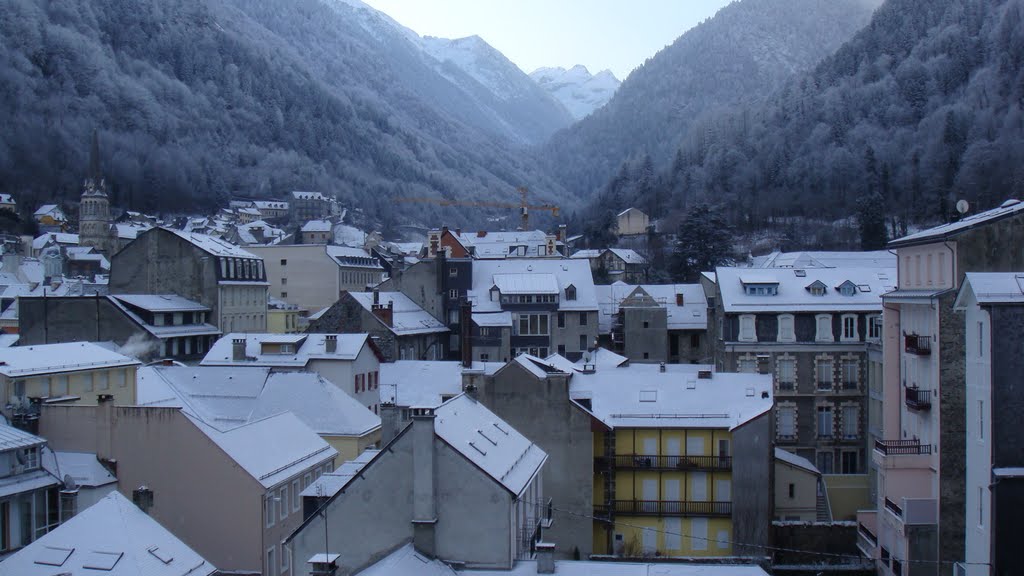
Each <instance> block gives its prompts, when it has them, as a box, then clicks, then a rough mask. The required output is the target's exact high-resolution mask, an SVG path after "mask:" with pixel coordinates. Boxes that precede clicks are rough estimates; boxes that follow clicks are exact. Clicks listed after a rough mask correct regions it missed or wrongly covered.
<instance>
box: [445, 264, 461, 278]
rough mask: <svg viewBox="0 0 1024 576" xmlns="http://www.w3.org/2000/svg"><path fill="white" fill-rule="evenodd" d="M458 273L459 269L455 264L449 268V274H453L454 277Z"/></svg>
mask: <svg viewBox="0 0 1024 576" xmlns="http://www.w3.org/2000/svg"><path fill="white" fill-rule="evenodd" d="M458 275H459V269H458V268H456V267H455V266H452V267H450V268H448V276H451V277H452V278H454V277H456V276H458Z"/></svg>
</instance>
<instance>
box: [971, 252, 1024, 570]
mask: <svg viewBox="0 0 1024 576" xmlns="http://www.w3.org/2000/svg"><path fill="white" fill-rule="evenodd" d="M954 309H955V310H958V311H962V312H963V313H964V334H965V335H966V336H967V341H966V342H965V343H964V356H965V360H966V369H965V374H964V376H965V378H964V387H965V388H966V398H965V406H964V408H965V413H966V420H967V438H966V444H965V448H966V467H967V470H966V475H965V483H966V487H967V489H966V491H965V500H966V506H965V515H966V518H965V524H966V525H967V528H966V529H965V538H966V541H965V552H966V554H965V556H964V561H965V562H964V567H965V568H966V571H965V572H966V574H968V575H970V576H973V575H975V574H978V575H981V574H986V575H987V574H1013V573H1018V572H1021V571H1024V558H1022V556H1021V553H1020V549H1019V546H1020V542H1021V530H1020V528H1019V526H1018V522H1016V518H1014V514H1013V513H1012V512H1010V511H1015V510H1021V509H1022V508H1021V506H1022V505H1024V447H1022V446H1021V443H1020V426H1019V424H1018V422H1019V420H1018V418H1019V417H1020V413H1021V410H1022V409H1024V394H1022V392H1024V390H1022V389H1021V380H1020V374H1021V373H1022V371H1024V365H1022V361H1021V357H1020V350H1021V345H1022V340H1024V333H1022V332H1021V329H1020V328H1021V321H1022V319H1024V273H1021V272H987V273H986V272H968V273H967V274H966V275H965V277H964V281H963V283H962V284H961V285H960V291H959V294H958V295H957V298H956V301H955V303H954Z"/></svg>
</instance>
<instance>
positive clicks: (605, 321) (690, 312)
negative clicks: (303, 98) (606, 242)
mask: <svg viewBox="0 0 1024 576" xmlns="http://www.w3.org/2000/svg"><path fill="white" fill-rule="evenodd" d="M637 288H642V289H643V291H644V292H646V293H647V294H648V295H649V296H650V297H651V298H653V299H654V300H655V302H657V303H658V304H659V305H661V306H663V307H664V308H665V309H666V311H667V319H666V320H667V322H668V329H669V330H706V329H707V326H708V300H707V298H706V297H705V296H704V287H703V286H701V285H700V284H639V285H635V284H626V283H624V282H616V283H614V284H611V285H603V286H595V287H594V289H595V291H596V292H597V298H598V302H599V304H600V307H599V308H598V318H597V320H598V324H599V326H600V331H601V333H602V334H608V333H610V332H611V329H612V321H613V320H614V317H615V315H616V314H618V312H619V306H620V305H621V304H622V301H623V300H625V299H626V298H627V297H628V296H629V295H630V294H632V293H633V291H634V290H636V289H637ZM680 296H682V300H683V303H682V305H679V304H677V302H678V301H679V297H680Z"/></svg>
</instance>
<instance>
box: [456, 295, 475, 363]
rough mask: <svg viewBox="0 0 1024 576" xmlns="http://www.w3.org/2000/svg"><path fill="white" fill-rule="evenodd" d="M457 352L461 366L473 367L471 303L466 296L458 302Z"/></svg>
mask: <svg viewBox="0 0 1024 576" xmlns="http://www.w3.org/2000/svg"><path fill="white" fill-rule="evenodd" d="M459 353H460V354H461V355H462V367H463V368H472V367H473V305H472V304H471V303H470V301H469V299H468V298H463V300H462V301H461V302H459Z"/></svg>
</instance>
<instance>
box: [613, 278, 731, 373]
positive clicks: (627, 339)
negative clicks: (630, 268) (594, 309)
mask: <svg viewBox="0 0 1024 576" xmlns="http://www.w3.org/2000/svg"><path fill="white" fill-rule="evenodd" d="M594 290H595V292H597V298H598V305H599V308H598V311H599V316H598V322H599V325H600V334H601V338H602V340H605V343H606V345H607V346H608V347H609V348H611V349H612V350H613V351H615V352H619V353H622V354H624V355H625V356H626V357H627V358H629V360H631V361H635V362H669V363H673V364H676V363H691V364H699V363H707V362H710V361H711V358H712V355H713V347H714V342H713V339H712V338H711V337H710V332H709V328H710V327H709V326H708V307H709V302H708V299H707V298H706V297H705V295H704V288H703V287H702V286H701V285H700V284H641V285H639V286H637V285H631V284H625V283H622V282H616V283H614V284H612V285H610V286H594Z"/></svg>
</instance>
